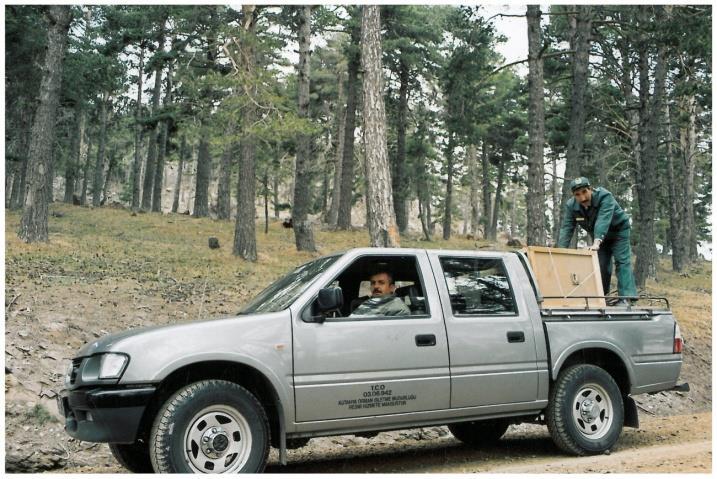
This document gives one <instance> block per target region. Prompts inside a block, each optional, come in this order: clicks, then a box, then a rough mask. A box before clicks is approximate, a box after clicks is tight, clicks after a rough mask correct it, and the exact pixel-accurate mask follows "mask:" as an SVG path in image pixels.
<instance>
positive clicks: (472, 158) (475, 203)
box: [466, 143, 480, 239]
mask: <svg viewBox="0 0 717 479" xmlns="http://www.w3.org/2000/svg"><path fill="white" fill-rule="evenodd" d="M466 158H467V161H468V171H469V175H470V177H469V178H470V207H471V212H470V225H471V228H470V234H471V235H472V236H473V239H477V238H478V231H479V230H480V193H479V191H478V189H479V188H478V185H479V183H480V171H479V169H478V151H477V149H476V146H475V145H474V144H473V143H471V144H470V145H468V150H467V152H466Z"/></svg>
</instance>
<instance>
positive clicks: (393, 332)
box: [293, 250, 450, 422]
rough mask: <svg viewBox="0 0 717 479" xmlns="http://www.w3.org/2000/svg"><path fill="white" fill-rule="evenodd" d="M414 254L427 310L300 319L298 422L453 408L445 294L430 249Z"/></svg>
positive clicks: (296, 344)
mask: <svg viewBox="0 0 717 479" xmlns="http://www.w3.org/2000/svg"><path fill="white" fill-rule="evenodd" d="M412 251H414V253H411V255H412V256H413V257H415V264H416V266H417V268H418V269H419V271H418V274H419V275H420V276H419V277H420V278H422V283H423V284H422V287H423V288H424V289H423V292H424V296H425V299H426V310H427V312H425V313H414V314H412V315H407V316H401V317H396V316H394V317H372V318H354V317H350V316H349V317H339V318H328V319H327V320H326V321H325V322H324V323H321V324H317V323H306V322H304V321H302V319H301V318H300V317H297V318H294V320H293V324H294V348H293V350H294V389H295V398H296V419H297V421H298V422H305V421H318V420H327V419H342V418H355V417H364V416H377V415H385V414H399V413H411V412H418V411H430V410H436V409H447V408H448V407H449V403H450V376H449V368H448V342H447V339H446V329H445V326H444V323H443V314H442V311H441V305H440V302H439V301H438V291H437V289H436V284H435V281H434V280H433V278H432V276H431V266H430V263H429V261H428V256H427V254H426V252H425V251H416V250H412ZM400 254H401V255H402V256H406V255H407V253H405V252H401V253H400ZM354 259H358V258H354ZM349 267H350V265H349ZM332 281H333V280H332ZM328 284H331V281H329V282H328ZM323 286H327V285H323Z"/></svg>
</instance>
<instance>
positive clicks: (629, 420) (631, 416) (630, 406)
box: [622, 396, 640, 429]
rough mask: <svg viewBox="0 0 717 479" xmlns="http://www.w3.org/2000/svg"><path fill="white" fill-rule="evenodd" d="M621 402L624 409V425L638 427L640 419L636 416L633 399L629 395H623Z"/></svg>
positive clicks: (635, 405)
mask: <svg viewBox="0 0 717 479" xmlns="http://www.w3.org/2000/svg"><path fill="white" fill-rule="evenodd" d="M622 404H623V408H624V410H625V421H624V426H625V427H634V428H636V429H637V428H639V427H640V419H639V418H638V416H637V404H635V400H634V399H632V398H631V397H630V396H623V397H622Z"/></svg>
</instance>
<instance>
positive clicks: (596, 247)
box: [588, 239, 602, 251]
mask: <svg viewBox="0 0 717 479" xmlns="http://www.w3.org/2000/svg"><path fill="white" fill-rule="evenodd" d="M601 243H602V240H601V239H596V240H595V242H594V243H593V245H592V246H588V249H589V250H590V251H597V250H599V249H600V244H601Z"/></svg>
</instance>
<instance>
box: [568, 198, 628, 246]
mask: <svg viewBox="0 0 717 479" xmlns="http://www.w3.org/2000/svg"><path fill="white" fill-rule="evenodd" d="M575 225H580V227H581V228H582V229H584V230H585V231H587V232H588V233H589V234H590V236H591V237H592V238H593V240H596V239H599V240H604V239H605V238H606V237H608V238H609V237H616V236H619V233H621V232H623V231H625V232H626V231H628V230H629V229H630V220H629V218H628V216H627V214H625V212H624V211H623V209H622V208H620V205H618V204H617V201H615V197H614V196H612V193H610V192H609V191H608V190H606V189H604V188H594V189H593V195H592V200H591V202H590V206H589V207H588V208H587V209H586V208H583V206H582V205H581V204H580V203H578V202H577V201H575V198H574V197H573V198H570V199H569V200H568V204H567V205H566V206H565V214H564V215H563V224H562V226H561V227H560V239H559V240H558V248H567V247H569V246H570V239H571V238H572V237H573V231H575Z"/></svg>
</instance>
